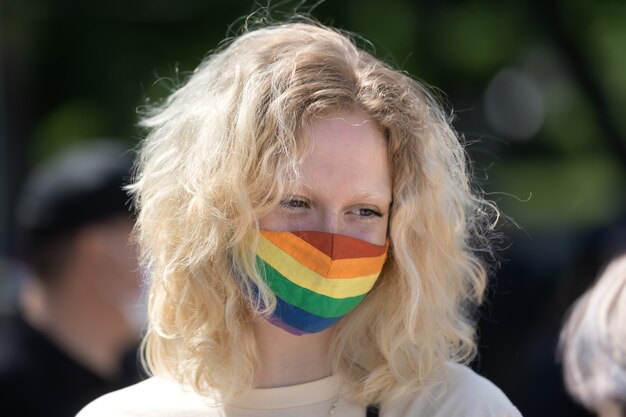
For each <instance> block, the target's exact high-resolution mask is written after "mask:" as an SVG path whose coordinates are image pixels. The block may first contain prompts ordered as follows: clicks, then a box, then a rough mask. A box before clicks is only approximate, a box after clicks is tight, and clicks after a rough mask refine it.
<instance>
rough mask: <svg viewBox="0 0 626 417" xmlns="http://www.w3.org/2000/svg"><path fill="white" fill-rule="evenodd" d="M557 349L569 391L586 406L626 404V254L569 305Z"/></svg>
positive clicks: (597, 408)
mask: <svg viewBox="0 0 626 417" xmlns="http://www.w3.org/2000/svg"><path fill="white" fill-rule="evenodd" d="M559 351H560V353H561V355H562V360H563V375H564V378H565V386H566V387H567V391H568V392H569V393H570V394H571V395H572V396H573V397H574V398H575V399H577V400H578V401H579V402H580V403H582V404H583V405H584V406H585V407H587V408H588V409H589V410H592V411H595V412H600V411H601V410H602V409H603V407H604V406H606V405H607V404H608V403H611V402H614V403H615V404H618V405H621V406H622V407H625V408H626V254H623V255H621V256H619V257H617V258H615V259H614V260H613V261H612V262H611V263H610V264H609V265H608V267H607V268H606V270H605V271H604V272H603V273H602V275H601V276H600V277H599V278H598V281H597V282H596V283H595V284H594V285H593V286H592V287H591V288H590V289H589V290H587V291H586V292H585V293H584V294H583V295H582V296H581V297H580V298H579V299H578V300H577V301H576V303H575V304H574V305H573V306H572V308H571V311H570V312H569V315H568V318H567V321H566V322H565V325H564V326H563V330H562V331H561V338H560V343H559Z"/></svg>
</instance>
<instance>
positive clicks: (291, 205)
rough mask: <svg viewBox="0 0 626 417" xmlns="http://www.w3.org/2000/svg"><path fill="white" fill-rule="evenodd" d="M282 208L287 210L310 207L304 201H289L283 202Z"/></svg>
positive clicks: (281, 203)
mask: <svg viewBox="0 0 626 417" xmlns="http://www.w3.org/2000/svg"><path fill="white" fill-rule="evenodd" d="M280 206H281V207H284V208H287V209H299V208H307V207H309V203H307V202H306V201H304V200H298V199H289V200H283V201H281V202H280Z"/></svg>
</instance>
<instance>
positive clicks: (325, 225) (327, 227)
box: [320, 211, 341, 233]
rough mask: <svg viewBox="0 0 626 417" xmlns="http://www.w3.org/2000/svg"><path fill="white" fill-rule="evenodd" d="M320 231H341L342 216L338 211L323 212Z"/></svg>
mask: <svg viewBox="0 0 626 417" xmlns="http://www.w3.org/2000/svg"><path fill="white" fill-rule="evenodd" d="M320 220H321V221H320V223H321V224H320V231H321V232H326V233H340V231H341V218H340V216H339V214H338V213H336V212H334V211H325V212H323V213H322V216H321V219H320Z"/></svg>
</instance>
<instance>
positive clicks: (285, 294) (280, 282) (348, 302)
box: [256, 230, 388, 335]
mask: <svg viewBox="0 0 626 417" xmlns="http://www.w3.org/2000/svg"><path fill="white" fill-rule="evenodd" d="M387 247H388V244H386V245H384V246H378V245H374V244H371V243H368V242H365V241H363V240H360V239H356V238H352V237H349V236H344V235H337V234H333V233H325V232H313V231H307V232H270V231H265V230H263V231H261V241H260V242H259V246H258V248H257V251H256V255H257V263H258V268H259V272H260V274H261V276H262V277H263V279H264V280H265V282H266V283H267V285H268V287H269V288H270V289H271V290H272V291H273V292H274V294H275V295H276V298H277V306H276V310H275V311H274V312H273V313H272V315H271V316H270V317H269V318H268V320H269V321H270V322H271V323H272V324H274V325H276V326H278V327H280V328H282V329H284V330H286V331H288V332H289V333H292V334H296V335H302V334H308V333H317V332H321V331H322V330H325V329H327V328H329V327H330V326H332V325H333V324H335V322H337V321H338V320H339V319H340V318H342V317H343V316H345V315H346V314H348V313H349V312H350V311H352V310H353V309H354V308H355V307H356V306H357V305H358V304H359V303H360V302H361V301H362V300H363V298H365V296H366V295H367V293H368V292H369V291H370V290H371V289H372V287H373V286H374V283H375V282H376V279H377V278H378V276H379V275H380V272H381V271H382V269H383V264H384V263H385V259H386V257H387Z"/></svg>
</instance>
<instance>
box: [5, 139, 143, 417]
mask: <svg viewBox="0 0 626 417" xmlns="http://www.w3.org/2000/svg"><path fill="white" fill-rule="evenodd" d="M131 165H132V158H131V156H130V155H129V154H128V153H125V152H124V149H123V148H122V147H121V146H118V145H116V144H114V143H112V142H94V143H90V144H87V145H83V146H81V147H76V148H72V149H70V150H67V151H65V152H63V153H62V154H60V155H58V156H57V157H55V158H54V159H52V160H50V161H49V162H48V163H46V164H44V165H42V166H41V167H38V168H37V169H35V171H34V172H33V173H32V175H31V176H30V177H29V178H28V179H27V181H26V183H25V185H24V187H23V189H22V193H21V196H20V198H19V201H18V204H17V207H16V220H17V224H16V226H17V229H18V241H19V243H20V245H19V246H20V248H21V251H20V252H21V254H22V256H23V260H24V261H25V263H26V264H27V266H28V267H29V269H30V271H31V272H32V274H31V275H32V276H29V277H28V278H26V279H24V280H23V282H22V285H21V288H20V293H19V303H18V304H19V311H18V312H16V314H15V315H13V316H10V317H3V318H2V320H1V321H0V407H1V409H2V415H6V416H47V417H55V416H59V417H65V416H67V417H69V416H74V415H75V414H76V413H77V412H78V411H79V410H80V409H81V408H82V407H83V406H84V405H85V404H87V403H88V402H90V401H91V400H93V399H94V398H96V397H98V396H100V395H102V394H104V393H107V392H109V391H113V390H116V389H119V388H122V387H124V386H126V385H129V384H132V383H135V382H137V381H138V380H139V379H140V372H139V366H138V364H137V362H136V358H137V355H136V346H137V343H138V340H139V333H140V332H139V329H140V327H141V325H142V319H141V317H142V313H143V309H142V308H141V307H142V303H141V297H140V294H141V290H140V277H139V273H138V265H137V260H136V253H135V250H134V248H133V246H132V244H131V243H130V242H129V234H130V232H131V229H132V226H133V221H132V216H131V212H130V210H129V206H128V197H127V195H126V193H125V191H124V190H123V189H122V186H123V185H124V184H123V183H124V181H127V180H128V179H129V176H130V169H131Z"/></svg>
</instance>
